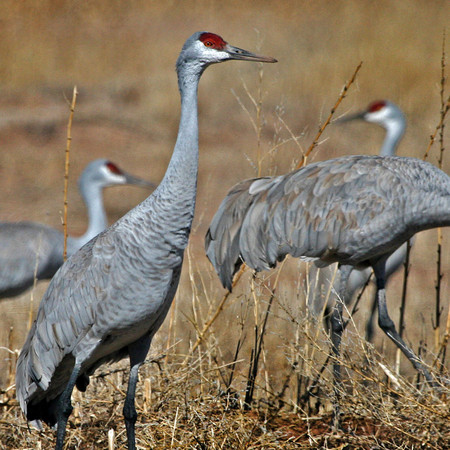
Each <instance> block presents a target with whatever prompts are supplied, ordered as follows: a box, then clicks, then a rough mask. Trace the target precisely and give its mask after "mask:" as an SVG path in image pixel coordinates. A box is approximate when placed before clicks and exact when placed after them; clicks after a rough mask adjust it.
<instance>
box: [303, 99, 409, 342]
mask: <svg viewBox="0 0 450 450" xmlns="http://www.w3.org/2000/svg"><path fill="white" fill-rule="evenodd" d="M353 120H364V121H365V122H369V123H374V124H377V125H379V126H381V127H382V128H384V130H385V131H386V135H385V137H384V140H383V144H382V146H381V149H380V155H381V156H394V155H395V154H396V151H397V147H398V144H399V143H400V140H401V138H402V137H403V135H404V134H405V130H406V118H405V115H404V114H403V112H402V110H401V109H400V108H399V107H398V106H397V105H395V104H394V103H392V102H391V101H389V100H377V101H375V102H372V103H370V104H369V105H368V106H367V108H366V109H365V110H363V111H361V112H358V113H356V114H352V115H350V116H347V117H344V118H342V119H339V120H338V121H337V122H339V123H344V122H350V121H353ZM409 242H410V245H412V243H413V239H411V240H410V241H409ZM406 252H407V243H404V244H403V245H402V246H400V247H399V248H398V249H397V250H396V251H395V252H394V253H393V254H392V255H391V256H389V258H388V260H387V261H386V283H387V282H388V280H389V278H390V276H391V275H392V274H394V273H395V272H396V271H397V270H398V269H399V268H400V267H401V265H402V264H403V263H404V261H405V258H406ZM333 268H334V266H328V267H326V268H323V269H318V268H317V266H315V265H314V264H312V265H311V268H310V271H309V274H308V277H309V283H310V284H309V289H308V305H309V309H310V310H311V311H312V312H313V313H314V314H315V315H317V314H318V313H319V312H321V311H323V310H324V301H325V300H326V298H327V297H328V292H330V282H331V280H332V279H333V277H334V270H333ZM371 274H372V268H371V267H367V268H366V269H360V270H357V269H355V270H352V273H351V274H350V276H349V278H348V283H347V289H346V297H345V298H343V299H342V300H343V301H344V303H345V304H346V305H349V304H350V303H351V301H352V299H353V297H354V296H355V293H356V292H357V291H359V290H360V289H361V288H362V287H363V286H365V285H366V283H367V282H368V280H369V278H370V276H371ZM336 286H337V283H336ZM333 289H334V291H336V290H337V289H336V288H335V286H333ZM375 311H376V298H374V299H373V302H372V307H371V311H370V315H369V318H368V320H367V324H366V339H367V340H368V341H369V342H371V341H372V339H373V334H374V327H373V319H374V316H375Z"/></svg>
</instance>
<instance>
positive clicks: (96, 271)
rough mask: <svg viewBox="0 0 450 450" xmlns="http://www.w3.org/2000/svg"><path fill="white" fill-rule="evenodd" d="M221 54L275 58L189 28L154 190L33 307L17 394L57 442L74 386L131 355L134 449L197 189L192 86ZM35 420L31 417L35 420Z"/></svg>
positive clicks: (72, 262) (128, 409) (65, 269)
mask: <svg viewBox="0 0 450 450" xmlns="http://www.w3.org/2000/svg"><path fill="white" fill-rule="evenodd" d="M228 60H243V61H259V62H276V60H275V59H273V58H268V57H264V56H258V55H255V54H253V53H250V52H248V51H246V50H242V49H240V48H237V47H233V46H231V45H229V44H228V43H226V42H225V41H224V40H223V39H222V38H221V37H220V36H217V35H216V34H213V33H208V32H197V33H194V34H193V35H192V36H191V37H190V38H189V39H188V40H187V41H186V42H185V44H184V46H183V48H182V50H181V53H180V56H179V57H178V60H177V64H176V68H177V74H178V86H179V89H180V94H181V118H180V126H179V131H178V137H177V141H176V144H175V148H174V150H173V154H172V158H171V160H170V163H169V166H168V168H167V171H166V174H165V176H164V178H163V180H162V181H161V183H160V185H159V186H158V187H157V189H156V190H155V191H154V192H153V193H152V194H151V195H150V196H149V197H148V198H147V199H146V200H144V201H143V202H142V203H141V204H140V205H138V206H137V207H136V208H134V209H133V210H131V211H130V212H129V213H128V214H126V215H125V216H123V217H122V218H121V219H119V220H118V221H117V222H116V223H115V224H113V225H112V226H111V227H110V228H108V229H107V230H105V231H104V232H103V233H101V234H99V235H98V236H97V237H95V238H94V239H92V240H91V241H89V243H88V244H86V245H85V246H84V247H82V248H81V250H79V251H78V252H77V253H75V254H74V255H73V256H72V257H71V258H69V259H68V260H67V262H66V263H65V264H64V265H63V266H62V267H61V269H60V270H59V271H58V273H57V274H56V275H55V276H54V278H53V280H52V281H51V283H50V285H49V287H48V290H47V292H46V293H45V295H44V298H43V299H42V302H41V304H40V307H39V310H38V314H37V318H36V321H35V322H34V324H33V327H32V329H31V330H30V333H29V335H28V338H27V340H26V342H25V345H24V347H23V349H22V351H21V353H20V356H19V360H18V363H17V372H16V389H17V398H18V400H19V402H20V405H21V408H22V410H23V411H24V412H25V414H26V416H27V418H28V420H33V421H37V422H40V420H43V421H45V422H46V423H48V424H49V425H54V424H55V423H57V426H58V431H57V441H56V448H57V449H62V447H63V442H64V435H65V428H66V424H67V420H68V417H69V415H70V413H71V411H72V405H71V402H70V396H71V393H72V390H73V388H74V386H75V385H76V386H77V388H78V389H79V390H82V391H84V390H85V389H86V387H87V385H88V383H89V376H90V375H91V374H92V373H93V372H94V371H95V369H96V368H97V367H99V366H100V365H101V364H103V363H105V362H108V361H116V360H119V359H122V358H124V357H126V356H129V358H130V367H131V370H130V378H129V381H128V390H127V395H126V399H125V405H124V408H123V414H124V418H125V424H126V429H127V439H128V448H129V449H134V448H135V422H136V418H137V413H136V409H135V406H134V397H135V390H136V383H137V378H138V369H139V367H140V366H141V364H142V363H143V362H144V359H145V357H146V355H147V352H148V350H149V347H150V343H151V340H152V338H153V335H154V334H155V332H156V331H157V330H158V328H159V327H160V325H161V324H162V322H163V320H164V318H165V316H166V314H167V311H168V310H169V307H170V305H171V302H172V299H173V297H174V295H175V291H176V289H177V286H178V281H179V278H180V273H181V266H182V262H183V254H184V249H185V248H186V245H187V242H188V238H189V233H190V229H191V224H192V219H193V216H194V206H195V199H196V190H197V172H198V114H197V89H198V82H199V80H200V77H201V75H202V73H203V71H204V70H205V69H206V67H208V66H209V65H211V64H214V63H219V62H222V61H228ZM37 424H38V425H39V423H37Z"/></svg>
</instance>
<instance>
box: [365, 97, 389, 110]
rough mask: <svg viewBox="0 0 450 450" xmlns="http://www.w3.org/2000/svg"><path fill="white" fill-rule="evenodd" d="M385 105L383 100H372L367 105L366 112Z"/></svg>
mask: <svg viewBox="0 0 450 450" xmlns="http://www.w3.org/2000/svg"><path fill="white" fill-rule="evenodd" d="M385 106H386V102H385V101H383V100H379V101H377V102H373V103H371V104H370V105H369V107H368V108H367V111H368V112H371V113H372V112H377V111H379V110H380V109H383V108H384V107H385Z"/></svg>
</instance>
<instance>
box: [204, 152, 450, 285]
mask: <svg viewBox="0 0 450 450" xmlns="http://www.w3.org/2000/svg"><path fill="white" fill-rule="evenodd" d="M236 192H240V195H241V196H248V199H247V200H246V204H247V206H246V207H245V208H244V211H243V210H242V208H241V206H239V207H237V206H236V204H237V203H239V202H236V201H235V198H236ZM233 193H234V194H233ZM448 225H450V179H449V177H448V175H446V174H445V173H444V172H442V171H441V170H439V169H437V168H436V167H434V166H433V165H431V164H429V163H426V162H423V161H420V160H418V159H415V158H402V157H379V156H347V157H342V158H336V159H333V160H328V161H323V162H319V163H315V164H310V165H308V166H306V167H303V168H301V169H299V170H297V171H294V172H291V173H289V174H287V175H284V176H280V177H276V178H273V179H263V180H262V181H260V180H258V179H256V180H253V181H252V180H250V181H244V182H243V183H241V184H239V185H237V186H236V187H235V188H233V189H232V190H231V191H230V194H229V195H228V196H227V197H226V198H225V199H224V201H223V202H222V204H221V205H220V207H219V209H218V211H217V213H216V215H215V217H214V218H213V221H212V223H211V226H210V229H209V230H208V233H207V236H206V242H205V244H206V251H207V255H208V257H209V259H210V260H211V262H212V264H213V265H214V267H215V269H216V271H217V272H218V274H219V276H220V279H221V281H222V284H223V285H224V286H225V287H227V288H228V289H230V288H231V282H232V277H233V275H234V273H235V272H236V270H237V269H238V268H239V266H240V265H241V263H242V261H243V262H245V263H246V264H247V265H248V266H250V267H251V268H252V269H254V270H257V271H260V270H265V269H269V268H271V267H274V266H275V265H276V263H277V261H280V260H282V259H283V258H284V257H285V256H286V255H288V254H290V255H292V256H293V257H300V258H302V259H305V260H310V261H314V262H315V264H316V265H317V266H318V267H324V266H327V265H329V264H331V263H334V262H338V263H340V264H343V265H351V266H354V267H357V268H359V267H367V266H370V265H372V264H373V263H374V262H375V261H376V260H378V259H381V258H383V257H384V256H387V255H390V254H391V253H392V252H394V251H395V250H396V249H397V248H398V247H399V246H400V245H402V244H403V243H404V242H405V241H407V240H408V239H410V238H411V237H412V236H413V235H414V234H415V233H417V232H418V231H421V230H425V229H429V228H434V227H438V226H448Z"/></svg>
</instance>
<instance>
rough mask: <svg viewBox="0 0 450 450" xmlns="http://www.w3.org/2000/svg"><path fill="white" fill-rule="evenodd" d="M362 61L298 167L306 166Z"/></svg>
mask: <svg viewBox="0 0 450 450" xmlns="http://www.w3.org/2000/svg"><path fill="white" fill-rule="evenodd" d="M361 66H362V61H361V62H360V63H359V64H358V66H357V67H356V69H355V71H354V73H353V76H352V77H351V78H350V81H349V82H348V83H347V84H346V85H345V86H344V89H342V92H341V94H340V95H339V98H338V99H337V101H336V103H335V104H334V106H333V107H332V108H331V111H330V114H329V116H328V117H327V120H325V122H324V124H323V125H322V126H321V127H320V128H319V131H318V132H317V134H316V137H315V138H314V140H313V141H312V144H311V145H310V146H309V148H308V150H306V153H304V154H303V155H302V157H301V159H300V161H299V163H298V164H297V166H296V169H300V167H302V166H304V165H305V163H306V158H308V156H309V155H310V154H311V152H312V151H313V150H314V148H315V147H316V146H317V143H318V142H319V138H320V136H321V135H322V133H323V132H324V131H325V128H326V127H327V126H328V125H329V123H330V122H331V118H332V117H333V115H334V113H335V111H336V109H337V107H338V106H339V105H340V104H341V102H342V100H344V98H345V96H346V95H347V92H348V89H349V88H350V86H351V85H352V84H353V83H354V81H355V79H356V75H357V74H358V72H359V69H361Z"/></svg>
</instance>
